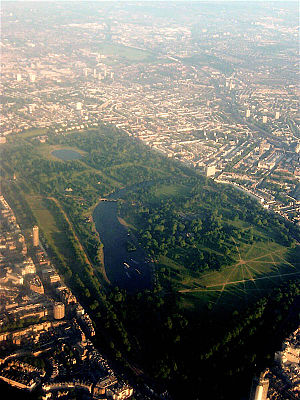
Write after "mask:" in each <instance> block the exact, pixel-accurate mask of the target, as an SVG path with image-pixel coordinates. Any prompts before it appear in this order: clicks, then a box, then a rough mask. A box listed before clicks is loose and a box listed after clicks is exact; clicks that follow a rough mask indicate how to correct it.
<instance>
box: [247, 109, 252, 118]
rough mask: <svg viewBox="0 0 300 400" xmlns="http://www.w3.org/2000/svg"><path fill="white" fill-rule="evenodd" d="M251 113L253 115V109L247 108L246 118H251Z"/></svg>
mask: <svg viewBox="0 0 300 400" xmlns="http://www.w3.org/2000/svg"><path fill="white" fill-rule="evenodd" d="M250 115H251V111H250V110H247V111H246V118H249V117H250Z"/></svg>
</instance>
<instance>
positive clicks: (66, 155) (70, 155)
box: [51, 149, 82, 161]
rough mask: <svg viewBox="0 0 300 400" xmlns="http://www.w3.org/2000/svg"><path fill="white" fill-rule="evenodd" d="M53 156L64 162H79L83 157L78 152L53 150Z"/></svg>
mask: <svg viewBox="0 0 300 400" xmlns="http://www.w3.org/2000/svg"><path fill="white" fill-rule="evenodd" d="M51 154H52V155H53V156H54V157H57V158H59V159H60V160H63V161H70V160H78V159H79V158H81V157H82V155H81V154H80V153H78V152H77V151H74V150H69V149H60V150H53V151H52V153H51Z"/></svg>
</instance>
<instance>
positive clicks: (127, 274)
mask: <svg viewBox="0 0 300 400" xmlns="http://www.w3.org/2000/svg"><path fill="white" fill-rule="evenodd" d="M127 190H128V189H121V190H119V191H118V192H115V193H114V194H112V195H111V196H109V197H108V199H107V200H106V201H100V203H99V204H98V205H97V206H96V208H95V210H94V212H93V220H94V222H95V226H96V229H97V231H98V233H99V236H100V240H101V242H102V243H103V246H104V265H105V271H106V275H107V277H108V279H109V280H110V282H111V283H112V284H113V285H116V286H119V287H120V288H123V289H127V290H129V291H137V290H142V289H146V288H150V286H151V280H152V266H151V263H150V262H149V260H147V258H146V255H145V252H144V250H143V249H142V248H141V247H139V246H138V243H137V240H136V238H135V237H134V236H133V235H132V233H130V232H129V230H128V228H127V227H126V226H125V225H124V224H121V223H120V221H119V219H118V206H117V202H116V201H115V200H116V199H118V198H121V194H122V192H126V191H127ZM128 241H130V242H132V243H134V244H135V246H136V250H134V251H128V250H127V242H128Z"/></svg>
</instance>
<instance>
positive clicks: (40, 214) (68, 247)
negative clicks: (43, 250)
mask: <svg viewBox="0 0 300 400" xmlns="http://www.w3.org/2000/svg"><path fill="white" fill-rule="evenodd" d="M25 198H26V201H27V202H28V204H29V206H30V208H31V210H32V212H33V214H34V216H35V218H36V219H37V223H38V226H39V227H40V228H41V230H42V232H43V233H44V235H45V237H46V240H47V242H48V243H49V245H50V246H51V247H53V248H54V249H55V251H56V252H57V253H58V254H60V255H61V256H62V257H63V259H64V260H65V262H67V263H70V262H71V261H74V250H73V246H72V243H71V242H70V241H69V239H68V237H67V235H66V233H65V228H64V224H65V223H66V221H64V218H63V216H61V215H60V216H59V218H58V217H57V216H56V215H54V214H53V213H52V212H51V210H49V207H48V205H47V203H46V201H45V200H44V199H42V198H41V197H38V196H28V195H26V196H25ZM47 201H52V200H47Z"/></svg>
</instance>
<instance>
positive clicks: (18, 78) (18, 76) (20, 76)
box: [17, 74, 22, 82]
mask: <svg viewBox="0 0 300 400" xmlns="http://www.w3.org/2000/svg"><path fill="white" fill-rule="evenodd" d="M21 80H22V75H21V74H17V82H21Z"/></svg>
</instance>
